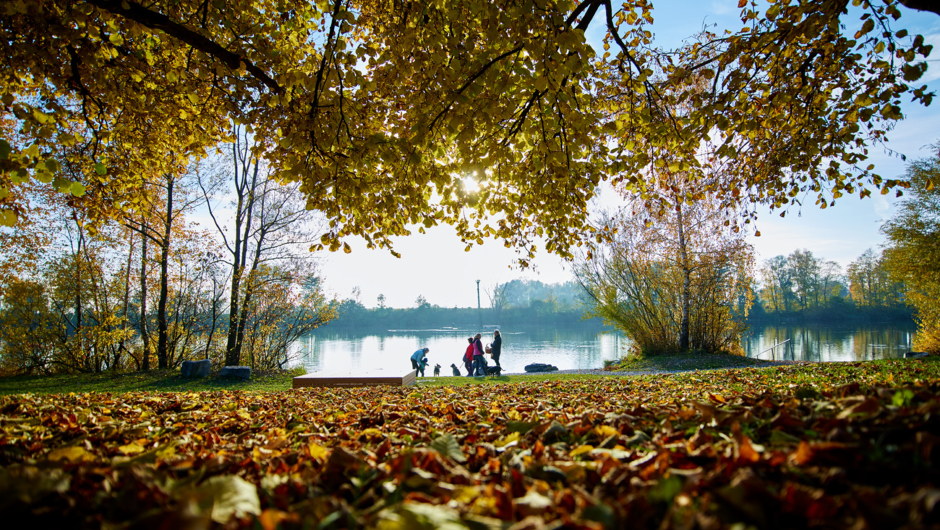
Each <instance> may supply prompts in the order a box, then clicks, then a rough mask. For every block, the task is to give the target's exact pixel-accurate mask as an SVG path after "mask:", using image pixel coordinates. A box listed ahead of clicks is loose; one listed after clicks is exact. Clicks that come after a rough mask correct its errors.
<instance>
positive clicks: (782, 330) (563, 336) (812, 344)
mask: <svg viewBox="0 0 940 530" xmlns="http://www.w3.org/2000/svg"><path fill="white" fill-rule="evenodd" d="M501 331H502V335H503V353H502V356H501V357H500V364H502V366H503V369H504V371H506V372H510V373H518V372H523V371H524V367H525V365H527V364H531V363H548V364H553V365H555V366H557V367H558V368H559V369H561V370H567V369H586V368H600V367H602V366H603V365H604V361H605V360H614V359H619V358H621V357H622V356H623V355H625V354H626V351H627V349H628V348H629V346H630V340H629V339H628V338H626V337H624V336H622V335H621V334H619V333H617V332H591V331H585V330H581V329H573V330H569V329H563V328H562V329H546V328H532V329H525V330H512V329H502V330H501ZM471 333H474V332H472V331H470V330H456V329H438V330H402V331H388V332H385V333H377V332H370V333H351V332H343V331H339V330H335V331H333V330H330V329H329V328H325V329H322V330H317V331H315V332H313V333H311V334H310V335H307V336H306V337H304V338H303V339H302V340H301V341H300V344H299V345H298V346H299V355H300V362H301V363H302V364H303V365H304V367H305V368H306V370H307V372H308V373H310V372H318V371H334V370H337V371H339V370H343V371H345V370H351V371H359V370H368V369H379V368H381V369H399V368H410V366H411V362H410V361H409V357H410V356H411V354H412V353H413V352H414V351H415V350H417V349H418V348H424V347H427V348H430V349H431V351H430V353H428V360H429V361H430V363H431V366H432V367H433V366H434V365H435V364H440V365H441V374H442V375H451V368H450V365H451V363H454V364H456V365H457V366H458V367H459V368H461V370H462V369H463V363H462V361H461V359H462V357H463V352H464V350H466V347H467V337H469V336H470V335H471ZM913 336H914V326H913V325H911V326H908V327H905V326H888V327H853V328H844V327H843V328H837V327H827V328H822V327H813V328H810V327H796V326H791V327H778V326H766V327H761V328H757V329H755V330H752V332H751V333H750V334H749V335H747V336H746V337H744V339H743V341H742V345H743V347H744V350H745V352H747V354H748V356H749V357H758V356H759V357H760V358H761V359H770V358H771V355H773V357H774V358H775V359H777V360H780V359H785V360H809V361H860V360H871V359H886V358H896V357H900V356H903V355H904V353H905V352H908V351H910V349H911V346H910V345H911V340H912V339H913ZM787 339H790V340H789V342H786V343H784V344H783V345H781V346H778V347H777V348H775V349H774V351H773V352H770V351H765V350H767V349H768V348H770V347H771V346H774V345H775V344H778V343H781V342H783V341H785V340H787ZM492 340H493V337H492V332H490V333H487V334H484V337H483V342H484V344H485V343H488V342H490V341H492ZM431 370H432V369H431V368H428V371H427V375H431ZM463 373H465V372H463Z"/></svg>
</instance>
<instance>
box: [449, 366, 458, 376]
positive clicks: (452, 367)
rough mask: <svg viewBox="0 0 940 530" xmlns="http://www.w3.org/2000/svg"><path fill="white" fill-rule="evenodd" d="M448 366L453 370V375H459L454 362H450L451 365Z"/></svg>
mask: <svg viewBox="0 0 940 530" xmlns="http://www.w3.org/2000/svg"><path fill="white" fill-rule="evenodd" d="M450 367H451V369H453V370H454V377H460V370H458V369H457V365H456V364H452V365H450Z"/></svg>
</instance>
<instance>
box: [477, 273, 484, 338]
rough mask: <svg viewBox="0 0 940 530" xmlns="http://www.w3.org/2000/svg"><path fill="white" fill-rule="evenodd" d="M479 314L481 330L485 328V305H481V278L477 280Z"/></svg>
mask: <svg viewBox="0 0 940 530" xmlns="http://www.w3.org/2000/svg"><path fill="white" fill-rule="evenodd" d="M477 315H479V317H480V330H481V331H482V330H483V307H481V306H480V280H477Z"/></svg>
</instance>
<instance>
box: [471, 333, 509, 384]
mask: <svg viewBox="0 0 940 530" xmlns="http://www.w3.org/2000/svg"><path fill="white" fill-rule="evenodd" d="M482 338H483V334H482V333H477V334H476V336H475V337H468V338H467V342H469V345H468V346H467V351H465V352H464V354H463V364H464V367H466V368H467V377H471V376H476V377H480V376H484V375H486V358H484V357H483V355H485V354H487V353H488V354H490V355H491V356H492V357H493V362H494V363H496V366H497V367H498V368H499V369H500V370H502V369H503V367H502V366H500V364H499V355H500V353H501V352H502V348H503V338H502V337H501V336H500V334H499V330H498V329H497V330H495V331H493V342H491V343H489V344H488V345H487V346H486V348H484V347H483V341H482Z"/></svg>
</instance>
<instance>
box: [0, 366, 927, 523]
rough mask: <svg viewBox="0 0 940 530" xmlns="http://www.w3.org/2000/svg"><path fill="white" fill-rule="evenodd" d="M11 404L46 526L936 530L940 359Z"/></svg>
mask: <svg viewBox="0 0 940 530" xmlns="http://www.w3.org/2000/svg"><path fill="white" fill-rule="evenodd" d="M720 374H721V376H720V377H715V372H689V373H684V374H677V375H657V376H644V377H636V378H623V377H599V378H595V379H591V380H575V381H557V380H556V381H540V382H538V383H514V384H493V385H474V386H464V387H461V388H459V389H454V388H453V387H450V386H437V387H411V388H352V389H337V388H332V389H307V390H298V391H279V392H242V391H231V390H225V389H221V388H220V389H218V390H215V391H210V392H198V393H196V392H127V393H123V392H122V393H109V392H98V393H79V394H53V395H47V396H42V395H37V394H19V395H9V396H3V397H0V411H2V415H0V429H2V437H0V493H2V495H3V499H4V501H3V502H2V503H0V516H2V517H4V519H5V520H9V521H19V520H30V521H33V522H34V523H41V524H43V525H44V526H48V525H52V524H56V525H60V526H68V527H80V526H102V525H106V526H110V525H130V526H155V527H159V526H161V525H171V526H175V525H178V524H180V521H184V520H185V521H187V522H189V523H191V524H202V525H208V524H211V522H212V521H215V522H216V523H219V524H224V525H227V527H229V528H253V527H259V526H260V527H262V528H264V527H272V528H273V527H277V526H280V527H282V528H295V527H296V528H301V527H304V526H305V525H310V524H313V525H318V527H320V528H341V527H353V526H362V527H379V528H396V529H397V528H428V529H430V528H440V527H442V526H448V527H450V528H493V529H496V528H506V527H507V526H509V525H511V524H514V523H517V522H522V524H523V525H526V527H527V528H528V527H542V525H546V526H547V527H550V528H554V527H558V526H566V527H576V528H622V527H624V526H625V525H627V524H629V525H630V526H632V527H640V528H680V527H682V528H685V526H683V525H685V524H686V523H687V522H688V521H698V522H699V523H700V524H702V525H705V524H707V526H708V527H709V528H731V527H740V526H756V527H767V526H770V525H771V522H772V521H777V522H780V523H782V524H784V525H786V526H792V527H814V526H818V527H829V528H859V527H874V526H883V525H885V524H888V522H890V523H891V524H892V525H895V526H903V525H905V524H907V525H911V526H925V525H928V524H932V523H933V522H934V521H935V520H936V513H935V510H934V508H933V502H932V500H931V499H932V497H931V495H933V493H932V492H933V491H934V490H933V488H934V487H935V485H936V480H937V469H936V464H934V462H936V461H937V459H936V453H935V451H937V450H938V448H940V442H938V440H940V436H938V434H937V428H936V423H937V422H936V420H935V418H936V417H937V416H938V414H940V408H938V407H940V405H938V404H940V384H938V380H940V362H937V360H936V359H935V358H931V359H927V360H913V361H912V360H896V361H876V362H866V363H844V364H843V363H813V364H805V365H799V366H787V367H774V368H765V369H753V368H748V369H738V370H730V371H723V372H720Z"/></svg>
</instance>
